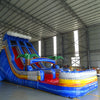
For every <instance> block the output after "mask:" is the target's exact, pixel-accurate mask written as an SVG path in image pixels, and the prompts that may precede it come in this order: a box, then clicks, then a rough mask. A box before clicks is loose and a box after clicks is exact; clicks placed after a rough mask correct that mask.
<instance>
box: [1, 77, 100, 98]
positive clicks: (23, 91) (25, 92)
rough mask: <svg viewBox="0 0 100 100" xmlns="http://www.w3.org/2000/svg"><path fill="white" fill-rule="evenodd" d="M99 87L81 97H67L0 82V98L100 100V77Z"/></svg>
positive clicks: (99, 80)
mask: <svg viewBox="0 0 100 100" xmlns="http://www.w3.org/2000/svg"><path fill="white" fill-rule="evenodd" d="M98 83H99V86H98V89H96V90H94V91H92V92H91V93H89V94H87V95H85V96H83V97H80V98H74V99H70V98H65V97H61V96H58V95H54V94H51V93H47V92H43V91H40V90H36V89H32V88H28V87H23V86H20V85H16V84H12V83H7V82H0V100H100V77H99V78H98Z"/></svg>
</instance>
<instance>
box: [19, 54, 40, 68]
mask: <svg viewBox="0 0 100 100" xmlns="http://www.w3.org/2000/svg"><path fill="white" fill-rule="evenodd" d="M19 57H23V58H25V70H27V66H28V65H29V64H30V59H31V58H33V57H39V56H38V55H37V54H28V53H25V54H21V55H19V56H17V58H19Z"/></svg>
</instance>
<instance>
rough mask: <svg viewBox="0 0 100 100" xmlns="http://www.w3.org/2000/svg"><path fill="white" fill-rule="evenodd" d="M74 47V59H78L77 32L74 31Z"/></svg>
mask: <svg viewBox="0 0 100 100" xmlns="http://www.w3.org/2000/svg"><path fill="white" fill-rule="evenodd" d="M74 46H75V56H76V57H79V39H78V30H76V31H74Z"/></svg>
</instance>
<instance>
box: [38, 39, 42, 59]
mask: <svg viewBox="0 0 100 100" xmlns="http://www.w3.org/2000/svg"><path fill="white" fill-rule="evenodd" d="M38 53H39V56H40V57H41V40H40V41H38Z"/></svg>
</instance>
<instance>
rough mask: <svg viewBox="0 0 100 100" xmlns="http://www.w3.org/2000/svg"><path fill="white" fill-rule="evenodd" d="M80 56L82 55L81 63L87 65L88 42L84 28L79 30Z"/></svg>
mask: <svg viewBox="0 0 100 100" xmlns="http://www.w3.org/2000/svg"><path fill="white" fill-rule="evenodd" d="M79 56H80V65H81V66H87V43H86V31H85V30H84V29H80V30H79Z"/></svg>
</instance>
